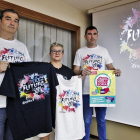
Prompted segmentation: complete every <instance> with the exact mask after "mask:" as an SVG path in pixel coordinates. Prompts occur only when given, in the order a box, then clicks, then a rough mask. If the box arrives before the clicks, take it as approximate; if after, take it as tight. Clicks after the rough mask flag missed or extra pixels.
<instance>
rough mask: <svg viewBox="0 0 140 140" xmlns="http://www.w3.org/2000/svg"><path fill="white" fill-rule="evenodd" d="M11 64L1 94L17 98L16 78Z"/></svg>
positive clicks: (0, 89) (0, 88)
mask: <svg viewBox="0 0 140 140" xmlns="http://www.w3.org/2000/svg"><path fill="white" fill-rule="evenodd" d="M9 66H10V65H9ZM9 66H8V68H7V70H6V72H5V76H4V79H3V81H2V84H1V87H0V95H4V96H7V97H12V98H16V90H15V84H14V79H13V75H12V72H11V69H10V68H9Z"/></svg>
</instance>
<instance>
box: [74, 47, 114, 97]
mask: <svg viewBox="0 0 140 140" xmlns="http://www.w3.org/2000/svg"><path fill="white" fill-rule="evenodd" d="M112 62H113V60H112V59H111V57H110V55H109V53H108V51H107V49H106V48H103V47H101V46H99V45H97V47H95V48H88V47H87V46H85V47H83V48H80V49H79V50H78V51H77V52H76V55H75V60H74V65H76V66H80V69H81V70H83V68H88V69H90V70H105V66H106V64H110V63H112ZM82 91H83V94H89V76H83V83H82Z"/></svg>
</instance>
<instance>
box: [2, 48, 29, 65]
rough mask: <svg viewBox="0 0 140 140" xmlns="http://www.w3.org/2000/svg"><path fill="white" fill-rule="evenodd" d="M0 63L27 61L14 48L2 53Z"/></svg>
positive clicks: (4, 50) (5, 49)
mask: <svg viewBox="0 0 140 140" xmlns="http://www.w3.org/2000/svg"><path fill="white" fill-rule="evenodd" d="M0 61H9V62H24V61H27V60H25V55H24V54H23V53H21V52H20V51H18V50H16V49H14V48H11V49H7V48H4V49H3V50H1V51H0Z"/></svg>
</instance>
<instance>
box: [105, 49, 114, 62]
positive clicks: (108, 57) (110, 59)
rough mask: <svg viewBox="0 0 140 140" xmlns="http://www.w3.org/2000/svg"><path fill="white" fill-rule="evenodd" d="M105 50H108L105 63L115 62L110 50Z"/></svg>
mask: <svg viewBox="0 0 140 140" xmlns="http://www.w3.org/2000/svg"><path fill="white" fill-rule="evenodd" d="M105 51H106V57H105V64H110V63H112V62H113V60H112V58H111V56H110V55H109V53H108V50H107V49H106V50H105Z"/></svg>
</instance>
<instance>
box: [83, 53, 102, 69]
mask: <svg viewBox="0 0 140 140" xmlns="http://www.w3.org/2000/svg"><path fill="white" fill-rule="evenodd" d="M82 60H83V63H84V68H88V69H89V70H98V69H100V68H101V67H102V56H99V55H96V54H92V55H87V56H86V57H84V58H83V59H82Z"/></svg>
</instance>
